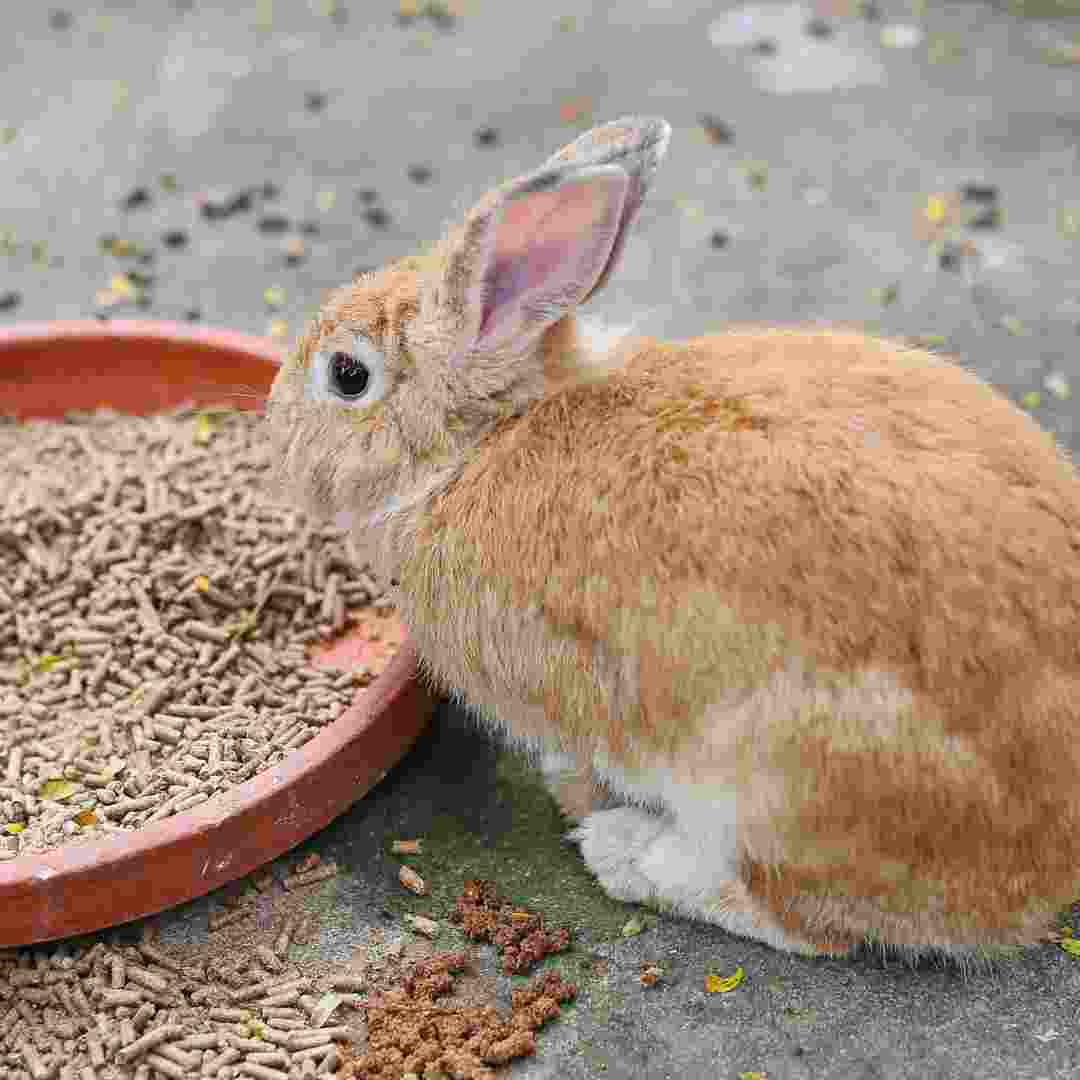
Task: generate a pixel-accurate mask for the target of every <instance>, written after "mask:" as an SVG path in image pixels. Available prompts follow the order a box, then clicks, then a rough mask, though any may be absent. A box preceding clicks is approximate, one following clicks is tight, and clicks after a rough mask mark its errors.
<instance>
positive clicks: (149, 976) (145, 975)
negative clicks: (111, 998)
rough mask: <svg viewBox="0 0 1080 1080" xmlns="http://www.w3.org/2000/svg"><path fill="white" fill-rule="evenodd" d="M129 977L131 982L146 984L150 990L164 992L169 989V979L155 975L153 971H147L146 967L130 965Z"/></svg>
mask: <svg viewBox="0 0 1080 1080" xmlns="http://www.w3.org/2000/svg"><path fill="white" fill-rule="evenodd" d="M127 977H128V981H129V982H133V983H138V984H139V986H145V987H146V988H147V989H148V990H153V991H155V992H156V993H159V994H164V993H166V992H167V991H168V989H169V981H168V979H164V978H162V977H161V976H160V975H155V974H154V973H153V972H152V971H147V970H146V968H141V967H134V966H131V965H129V966H128V969H127Z"/></svg>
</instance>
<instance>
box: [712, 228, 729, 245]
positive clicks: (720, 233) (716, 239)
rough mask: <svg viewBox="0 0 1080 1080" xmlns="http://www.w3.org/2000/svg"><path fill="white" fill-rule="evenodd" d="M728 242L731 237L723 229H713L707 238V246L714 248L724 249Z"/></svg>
mask: <svg viewBox="0 0 1080 1080" xmlns="http://www.w3.org/2000/svg"><path fill="white" fill-rule="evenodd" d="M730 240H731V237H730V236H728V234H727V233H726V232H724V230H723V229H713V231H712V233H711V234H710V236H709V245H710V246H711V247H714V248H725V247H727V246H728V243H729V242H730Z"/></svg>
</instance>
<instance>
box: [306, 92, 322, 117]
mask: <svg viewBox="0 0 1080 1080" xmlns="http://www.w3.org/2000/svg"><path fill="white" fill-rule="evenodd" d="M304 108H305V109H307V111H308V112H322V110H323V109H325V108H326V95H325V94H324V93H323V92H322V91H321V90H308V91H307V92H306V93H305V94H304Z"/></svg>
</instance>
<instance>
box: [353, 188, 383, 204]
mask: <svg viewBox="0 0 1080 1080" xmlns="http://www.w3.org/2000/svg"><path fill="white" fill-rule="evenodd" d="M356 199H357V202H362V203H364V205H365V206H370V205H371V204H372V203H373V202H377V201H378V199H379V193H378V192H377V191H376V190H375V189H374V188H369V187H366V188H360V190H359V191H357V193H356Z"/></svg>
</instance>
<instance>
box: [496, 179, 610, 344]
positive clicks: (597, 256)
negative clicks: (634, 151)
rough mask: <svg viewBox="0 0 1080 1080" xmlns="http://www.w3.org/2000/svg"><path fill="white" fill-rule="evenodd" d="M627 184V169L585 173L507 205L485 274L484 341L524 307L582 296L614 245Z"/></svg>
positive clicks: (497, 226)
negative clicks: (585, 174) (596, 173)
mask: <svg viewBox="0 0 1080 1080" xmlns="http://www.w3.org/2000/svg"><path fill="white" fill-rule="evenodd" d="M627 185H628V179H627V177H626V175H625V173H612V174H608V175H604V176H590V177H582V178H581V179H580V180H567V181H564V182H563V183H562V184H560V185H559V187H557V188H554V189H552V190H549V191H538V192H532V193H529V194H527V195H522V196H519V197H518V198H516V199H512V200H510V201H509V202H508V203H507V204H506V205H505V206H504V207H503V211H502V215H501V217H500V219H499V222H498V224H497V225H496V227H495V242H494V245H493V249H492V251H491V255H490V262H489V263H488V267H487V270H486V272H485V275H484V286H485V287H484V313H483V317H482V319H481V323H480V331H479V339H480V340H483V339H484V338H487V337H490V335H491V334H492V333H493V332H494V331H495V330H496V329H497V328H499V327H501V326H502V325H503V324H504V323H505V321H506V319H507V318H508V317H510V316H512V315H515V314H518V315H521V314H525V312H524V311H523V308H526V307H528V308H533V307H536V306H537V305H543V304H544V302H545V301H547V302H555V301H565V302H566V304H567V307H569V306H570V305H571V304H573V303H576V302H577V301H578V300H580V299H582V298H583V296H584V294H585V292H587V291H588V289H589V288H590V287H591V286H592V284H593V282H594V281H595V280H596V278H597V276H598V275H599V274H600V272H601V271H602V270H603V268H604V266H605V264H606V260H607V256H608V254H609V253H610V252H611V250H612V247H613V246H614V244H615V240H616V237H617V234H618V225H619V211H620V209H621V207H622V203H623V199H624V197H625V194H626V190H627Z"/></svg>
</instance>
